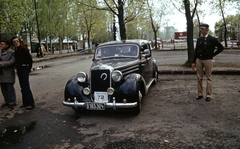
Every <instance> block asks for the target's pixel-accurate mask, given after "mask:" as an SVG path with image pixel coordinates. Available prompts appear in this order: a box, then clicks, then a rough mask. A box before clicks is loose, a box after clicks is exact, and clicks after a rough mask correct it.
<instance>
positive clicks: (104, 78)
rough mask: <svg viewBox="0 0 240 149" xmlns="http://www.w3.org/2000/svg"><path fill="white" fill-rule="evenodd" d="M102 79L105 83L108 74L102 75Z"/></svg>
mask: <svg viewBox="0 0 240 149" xmlns="http://www.w3.org/2000/svg"><path fill="white" fill-rule="evenodd" d="M100 78H101V79H103V80H104V81H105V80H106V79H107V74H106V73H102V74H101V76H100Z"/></svg>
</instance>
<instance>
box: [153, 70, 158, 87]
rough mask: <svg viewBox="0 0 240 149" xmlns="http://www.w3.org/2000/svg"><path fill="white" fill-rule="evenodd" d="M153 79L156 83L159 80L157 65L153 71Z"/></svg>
mask: <svg viewBox="0 0 240 149" xmlns="http://www.w3.org/2000/svg"><path fill="white" fill-rule="evenodd" d="M153 79H154V81H153V84H156V83H157V81H158V69H157V66H156V67H155V69H154V72H153Z"/></svg>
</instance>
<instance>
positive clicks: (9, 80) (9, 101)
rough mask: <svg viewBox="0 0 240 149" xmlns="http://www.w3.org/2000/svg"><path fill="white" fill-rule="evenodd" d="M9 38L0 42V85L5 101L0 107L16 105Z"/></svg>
mask: <svg viewBox="0 0 240 149" xmlns="http://www.w3.org/2000/svg"><path fill="white" fill-rule="evenodd" d="M10 45H11V44H10V41H9V40H2V41H1V42H0V49H1V50H0V85H1V91H2V95H3V98H4V101H5V103H3V104H2V107H5V106H8V107H9V108H13V107H14V106H15V105H16V93H15V88H14V83H15V71H14V65H15V55H14V50H12V49H11V48H10Z"/></svg>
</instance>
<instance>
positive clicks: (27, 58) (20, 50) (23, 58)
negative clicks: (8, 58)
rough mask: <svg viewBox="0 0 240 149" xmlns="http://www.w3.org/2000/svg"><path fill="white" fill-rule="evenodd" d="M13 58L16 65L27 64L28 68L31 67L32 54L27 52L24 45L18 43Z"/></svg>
mask: <svg viewBox="0 0 240 149" xmlns="http://www.w3.org/2000/svg"><path fill="white" fill-rule="evenodd" d="M15 59H16V65H17V67H19V66H22V65H25V64H27V65H28V67H29V70H30V69H31V68H32V63H33V60H32V56H31V55H30V53H29V50H28V49H27V48H26V47H25V46H22V45H20V46H19V47H17V49H16V50H15Z"/></svg>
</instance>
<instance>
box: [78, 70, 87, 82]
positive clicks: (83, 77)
mask: <svg viewBox="0 0 240 149" xmlns="http://www.w3.org/2000/svg"><path fill="white" fill-rule="evenodd" d="M76 77H77V80H78V82H81V83H83V82H85V81H86V80H87V74H86V73H85V72H79V73H78V74H77V76H76Z"/></svg>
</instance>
